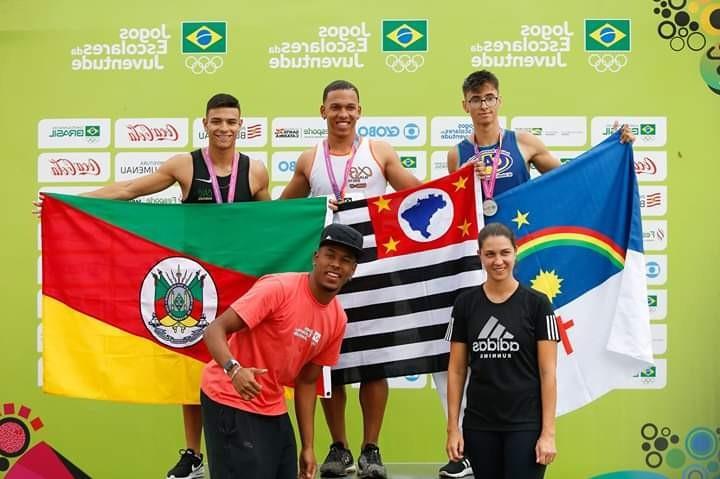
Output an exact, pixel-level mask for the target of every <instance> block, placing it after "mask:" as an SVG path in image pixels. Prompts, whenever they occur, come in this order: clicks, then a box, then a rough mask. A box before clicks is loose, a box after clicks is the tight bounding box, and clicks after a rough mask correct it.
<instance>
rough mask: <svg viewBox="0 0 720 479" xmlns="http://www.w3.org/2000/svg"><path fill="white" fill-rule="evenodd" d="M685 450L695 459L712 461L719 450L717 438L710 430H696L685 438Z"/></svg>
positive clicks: (703, 428) (699, 428) (702, 428)
mask: <svg viewBox="0 0 720 479" xmlns="http://www.w3.org/2000/svg"><path fill="white" fill-rule="evenodd" d="M685 449H686V450H687V452H688V453H689V454H690V455H691V456H692V457H694V458H695V459H700V460H705V459H710V458H711V457H712V456H714V455H715V453H716V452H717V450H718V440H717V436H716V435H715V434H714V433H713V432H712V431H711V430H710V429H708V428H705V427H698V428H695V429H693V430H692V431H690V432H689V433H688V435H687V437H686V438H685ZM683 477H684V476H683Z"/></svg>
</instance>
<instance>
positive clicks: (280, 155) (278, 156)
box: [270, 151, 302, 183]
mask: <svg viewBox="0 0 720 479" xmlns="http://www.w3.org/2000/svg"><path fill="white" fill-rule="evenodd" d="M301 153H302V152H301V151H278V152H276V153H273V155H272V160H271V165H272V166H271V176H270V181H272V182H278V181H282V182H284V183H287V182H288V181H290V178H292V176H293V174H294V173H295V165H296V164H297V159H298V157H299V156H300V154H301Z"/></svg>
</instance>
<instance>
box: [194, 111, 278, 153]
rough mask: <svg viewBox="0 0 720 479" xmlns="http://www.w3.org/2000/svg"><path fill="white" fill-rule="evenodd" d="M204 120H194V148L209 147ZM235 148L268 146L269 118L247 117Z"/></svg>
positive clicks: (238, 134) (239, 132)
mask: <svg viewBox="0 0 720 479" xmlns="http://www.w3.org/2000/svg"><path fill="white" fill-rule="evenodd" d="M202 121H203V119H202V118H196V119H195V120H193V130H192V131H193V133H192V135H193V141H192V144H193V148H205V147H206V146H208V139H207V133H206V132H205V127H204V126H203V123H202ZM242 122H243V123H242V126H241V127H240V129H239V130H238V133H237V140H236V143H235V146H236V147H237V148H240V149H242V148H262V147H264V146H265V145H266V144H267V117H264V116H257V117H247V118H243V119H242Z"/></svg>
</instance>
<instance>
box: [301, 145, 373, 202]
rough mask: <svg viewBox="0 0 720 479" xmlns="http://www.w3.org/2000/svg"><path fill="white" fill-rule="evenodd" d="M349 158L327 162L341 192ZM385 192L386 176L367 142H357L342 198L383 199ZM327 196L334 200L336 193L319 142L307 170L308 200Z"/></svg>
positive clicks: (339, 158) (335, 157)
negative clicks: (313, 197)
mask: <svg viewBox="0 0 720 479" xmlns="http://www.w3.org/2000/svg"><path fill="white" fill-rule="evenodd" d="M349 158H350V155H344V156H335V155H330V162H331V164H332V168H333V172H334V174H335V181H337V185H338V188H342V182H343V178H344V177H345V164H346V163H347V160H348V159H349ZM386 189H387V180H386V179H385V172H384V171H383V170H382V168H380V165H379V164H378V162H377V160H375V156H374V155H373V153H372V150H371V149H370V140H368V139H367V138H360V145H359V146H358V150H357V153H356V154H355V159H354V160H353V163H352V167H351V168H350V174H349V175H348V182H347V186H346V187H345V191H344V194H345V198H352V199H362V198H369V197H372V196H379V195H384V194H385V190H386ZM327 195H333V196H335V192H333V189H332V184H331V183H330V178H329V177H328V172H327V169H326V166H325V154H324V153H323V144H322V142H320V143H318V145H317V146H316V147H315V157H314V158H313V164H312V168H311V170H310V196H327Z"/></svg>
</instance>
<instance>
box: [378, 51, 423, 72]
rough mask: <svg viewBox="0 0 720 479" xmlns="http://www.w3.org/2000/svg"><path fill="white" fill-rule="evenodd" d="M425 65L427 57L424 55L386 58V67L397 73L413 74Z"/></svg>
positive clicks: (389, 56) (390, 56)
mask: <svg viewBox="0 0 720 479" xmlns="http://www.w3.org/2000/svg"><path fill="white" fill-rule="evenodd" d="M424 64H425V57H423V56H422V55H388V56H387V57H385V65H387V66H388V67H389V68H390V69H391V70H392V71H394V72H395V73H401V72H408V73H413V72H416V71H417V70H418V69H419V68H420V67H421V66H423V65H424Z"/></svg>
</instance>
